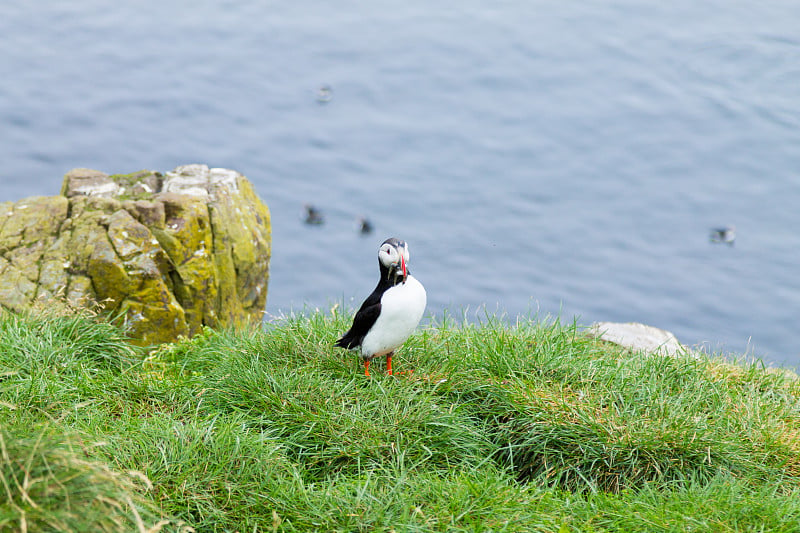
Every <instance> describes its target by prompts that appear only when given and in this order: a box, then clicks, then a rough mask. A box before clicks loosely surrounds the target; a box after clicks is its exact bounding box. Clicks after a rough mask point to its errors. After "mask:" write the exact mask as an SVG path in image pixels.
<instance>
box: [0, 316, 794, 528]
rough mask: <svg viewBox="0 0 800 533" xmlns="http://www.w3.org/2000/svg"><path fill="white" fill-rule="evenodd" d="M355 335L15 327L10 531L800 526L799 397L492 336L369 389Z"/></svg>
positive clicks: (403, 360)
mask: <svg viewBox="0 0 800 533" xmlns="http://www.w3.org/2000/svg"><path fill="white" fill-rule="evenodd" d="M348 321H349V316H345V315H342V314H340V313H337V312H335V311H334V312H333V313H331V314H327V315H323V314H319V313H312V314H309V315H306V316H300V317H296V318H290V319H286V320H285V321H282V322H281V323H279V324H277V325H273V326H269V327H268V328H267V329H266V330H263V331H262V330H251V331H238V332H235V331H224V332H213V331H206V332H205V333H204V334H203V335H201V336H198V337H196V338H195V339H193V340H191V341H186V342H183V343H179V344H173V345H165V346H162V347H160V348H158V349H154V350H151V351H149V352H145V351H139V350H138V349H134V348H131V347H130V346H129V345H128V344H127V343H126V342H125V341H124V339H123V337H122V335H121V334H120V332H119V331H118V330H116V329H115V328H114V327H112V326H109V325H107V324H105V323H103V322H100V321H96V320H94V319H92V318H91V317H86V316H55V315H47V314H42V315H36V316H18V315H12V314H0V531H5V530H28V531H38V530H47V529H56V530H73V531H89V530H101V531H102V530H105V531H159V530H160V531H190V530H192V529H194V530H196V531H243V532H244V531H315V530H316V531H390V530H395V531H559V532H569V531H690V530H691V531H751V530H769V531H798V530H800V484H798V481H800V453H798V452H799V451H800V411H798V407H800V403H799V402H798V400H800V383H799V382H798V381H797V380H794V379H791V378H788V377H785V376H783V375H781V374H778V373H769V372H765V371H764V370H763V369H762V368H761V367H760V366H759V365H750V366H743V365H731V364H728V363H725V362H724V361H722V360H721V359H717V358H708V359H693V358H688V357H687V358H680V357H679V358H672V357H660V356H650V355H643V354H636V353H634V354H631V353H626V352H624V351H622V350H620V349H619V348H616V347H613V346H610V345H606V344H604V343H601V342H599V341H596V340H593V339H590V338H587V337H585V336H582V335H581V334H579V333H578V332H577V330H576V328H575V327H574V326H572V325H562V324H543V323H536V322H527V321H526V322H520V323H518V324H515V325H508V324H505V323H503V322H502V321H499V320H492V319H490V320H488V321H487V322H486V323H484V324H482V325H466V326H459V325H454V324H450V323H449V322H447V321H445V322H443V323H439V324H437V325H434V326H432V327H429V328H428V329H425V330H422V331H420V332H418V334H416V335H415V336H414V337H413V338H412V339H411V340H409V342H408V343H407V344H406V345H405V347H404V348H403V349H402V350H401V351H400V352H399V353H398V355H397V356H396V357H395V367H396V370H399V371H406V374H403V375H400V376H396V377H390V376H383V375H381V374H380V372H379V370H380V368H381V366H380V365H379V364H378V363H376V365H375V370H376V372H374V375H373V378H372V379H367V378H365V377H364V376H363V375H362V371H361V368H360V365H359V363H358V361H357V358H356V357H355V356H354V355H352V354H348V353H346V352H344V351H342V350H338V349H334V348H332V347H331V346H332V343H333V341H334V340H335V339H336V336H337V334H338V333H341V332H342V331H344V330H345V329H346V328H347V326H348V325H349V324H348ZM410 370H413V372H412V373H408V371H410Z"/></svg>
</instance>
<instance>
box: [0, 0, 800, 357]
mask: <svg viewBox="0 0 800 533" xmlns="http://www.w3.org/2000/svg"><path fill="white" fill-rule="evenodd" d="M662 4H663V5H662ZM798 28H800V3H798V2H795V1H788V0H764V1H762V2H758V3H755V2H729V1H727V0H720V1H711V0H676V1H674V2H667V3H656V2H640V1H588V2H579V3H576V2H545V1H537V0H507V1H500V2H491V3H489V2H480V1H477V0H466V1H464V2H460V3H459V4H458V7H457V8H454V7H452V6H443V5H436V4H435V3H434V5H431V3H430V2H424V1H418V0H411V1H409V2H401V3H397V2H386V1H376V2H356V1H343V2H322V1H299V2H263V1H251V2H248V1H237V2H233V1H222V0H218V1H214V0H209V1H206V2H197V3H186V2H175V1H172V0H159V1H157V2H156V1H152V0H144V1H141V2H136V3H133V2H127V3H125V2H116V3H109V2H101V1H99V0H84V1H81V2H55V1H53V0H40V1H38V2H35V3H26V2H5V3H4V4H3V5H2V6H0V50H2V54H0V161H1V162H2V164H0V200H16V199H19V198H22V197H24V196H29V195H36V194H43V195H49V194H57V193H58V191H59V187H60V183H61V176H62V175H63V174H64V173H65V172H66V171H68V170H69V169H71V168H73V167H91V168H96V169H99V170H103V171H106V172H109V173H114V172H130V171H134V170H138V169H141V168H148V169H154V170H170V169H172V168H174V167H175V166H177V165H180V164H185V163H193V162H200V163H206V164H209V165H210V166H221V167H228V168H233V169H236V170H239V171H241V172H243V173H244V174H245V175H247V176H248V177H249V178H250V179H251V180H252V181H253V182H254V184H255V186H256V188H257V190H258V191H259V193H260V195H261V196H262V198H263V199H264V200H265V201H266V202H267V204H268V205H269V207H270V208H271V210H272V215H273V232H274V233H273V239H274V243H273V244H274V249H273V252H274V253H273V260H272V274H271V280H270V289H269V290H270V292H269V301H268V303H267V311H268V312H269V313H270V314H272V315H280V314H281V313H285V312H288V311H290V310H291V309H303V308H304V307H310V308H315V307H319V308H322V309H329V308H330V306H332V305H334V304H335V303H337V302H344V303H345V304H346V305H348V306H351V307H355V306H357V305H358V304H359V303H360V301H361V299H362V298H363V297H365V296H366V295H367V294H368V293H369V291H371V290H372V288H373V286H374V284H375V282H376V276H377V265H376V253H377V248H378V245H379V244H380V242H381V241H383V240H384V239H385V238H386V237H388V236H397V237H401V238H404V239H406V240H407V241H408V242H409V245H410V248H411V252H412V264H411V267H412V270H413V272H414V274H415V275H416V276H417V277H418V278H419V279H420V280H421V281H422V282H423V283H424V284H425V286H426V288H427V289H428V295H429V311H430V314H431V316H441V314H442V313H443V312H444V311H445V310H447V311H448V312H449V313H450V314H453V315H456V316H461V314H462V312H463V311H464V310H466V312H467V315H468V316H471V317H480V316H481V314H482V313H483V309H486V310H488V312H489V313H492V314H493V313H496V312H498V313H505V314H506V316H507V317H508V320H510V321H513V320H514V318H515V317H516V316H517V315H533V316H539V317H546V316H560V317H561V319H562V320H565V321H570V322H571V321H572V320H573V319H577V321H578V323H580V324H586V325H588V324H590V323H591V322H593V321H596V320H611V321H639V322H645V323H648V324H651V325H654V326H658V327H661V328H665V329H669V330H671V331H673V332H674V333H675V334H676V335H677V336H678V338H679V339H680V340H681V341H682V342H684V343H687V344H701V345H702V346H704V347H705V348H706V349H707V350H709V351H723V352H734V353H740V354H741V353H745V352H746V353H747V354H748V355H756V356H760V357H763V358H765V360H767V361H769V362H773V363H777V364H786V365H791V366H795V365H798V364H800V345H799V344H798V342H797V332H798V327H797V323H798V317H799V316H800V312H799V311H800V282H799V281H798V260H799V259H800V214H798V213H799V209H798V208H800V32H798ZM322 85H328V86H330V87H331V88H332V91H333V92H332V96H333V97H332V99H331V100H330V101H329V102H327V103H320V102H318V101H317V95H316V93H317V89H318V88H319V87H320V86H322ZM306 203H311V204H314V205H315V206H317V207H318V208H319V209H321V210H322V211H323V213H324V215H325V217H326V223H325V224H324V225H322V226H318V227H310V226H306V225H304V224H303V223H302V210H303V205H304V204H306ZM362 215H363V216H367V217H368V218H369V219H370V220H371V221H372V223H373V224H374V226H375V231H374V233H372V234H370V235H366V236H363V235H361V234H359V232H358V231H357V229H356V224H357V222H356V221H357V217H359V216H362ZM726 224H734V225H735V226H736V228H737V234H738V239H737V241H736V244H735V246H733V247H728V246H725V245H712V244H710V243H709V239H708V230H709V228H710V227H712V226H717V225H726Z"/></svg>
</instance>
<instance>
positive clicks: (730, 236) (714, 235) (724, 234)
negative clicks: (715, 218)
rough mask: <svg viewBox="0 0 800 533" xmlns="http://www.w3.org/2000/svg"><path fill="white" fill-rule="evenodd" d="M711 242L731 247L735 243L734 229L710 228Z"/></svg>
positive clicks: (733, 227)
mask: <svg viewBox="0 0 800 533" xmlns="http://www.w3.org/2000/svg"><path fill="white" fill-rule="evenodd" d="M710 238H711V242H718V243H724V244H727V245H728V246H733V243H734V242H735V241H736V227H735V226H727V227H724V228H712V229H711V234H710Z"/></svg>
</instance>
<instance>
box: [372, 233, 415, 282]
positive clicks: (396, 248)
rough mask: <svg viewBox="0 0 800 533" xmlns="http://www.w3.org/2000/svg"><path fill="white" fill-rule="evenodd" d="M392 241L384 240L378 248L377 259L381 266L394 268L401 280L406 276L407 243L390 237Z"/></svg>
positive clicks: (404, 279)
mask: <svg viewBox="0 0 800 533" xmlns="http://www.w3.org/2000/svg"><path fill="white" fill-rule="evenodd" d="M392 241H393V242H384V243H383V244H382V245H381V248H380V250H378V260H379V261H380V262H381V264H382V265H383V266H385V267H386V268H388V269H389V270H390V271H391V270H392V269H395V270H396V275H397V276H402V277H403V282H405V281H406V278H407V277H408V271H407V269H406V263H407V262H408V259H409V257H410V255H409V253H408V245H407V244H406V243H405V242H403V241H398V240H396V239H392Z"/></svg>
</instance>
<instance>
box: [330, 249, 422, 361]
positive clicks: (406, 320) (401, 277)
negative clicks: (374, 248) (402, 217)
mask: <svg viewBox="0 0 800 533" xmlns="http://www.w3.org/2000/svg"><path fill="white" fill-rule="evenodd" d="M409 257H410V256H409V253H408V244H406V242H405V241H403V240H400V239H397V238H394V237H392V238H389V239H386V240H385V241H383V243H382V244H381V246H380V248H379V249H378V268H379V270H380V279H379V280H378V285H377V286H376V287H375V290H374V291H372V294H370V295H369V296H368V297H367V299H366V300H364V303H362V304H361V307H360V308H359V309H358V311H357V312H356V315H355V317H354V318H353V325H352V326H351V327H350V329H349V330H348V331H347V333H345V334H344V335H342V338H341V339H339V340H337V341H336V343H335V346H338V347H340V348H347V349H348V350H356V349H358V350H359V352H360V354H359V355H360V357H361V360H362V361H363V362H364V375H365V376H367V377H369V364H370V362H371V361H372V359H373V358H375V357H381V356H386V373H387V374H389V375H392V355H393V354H394V351H395V350H396V349H397V348H399V347H400V346H401V345H402V344H403V343H404V342H405V341H406V339H408V337H409V336H410V335H411V333H413V331H414V329H416V327H417V325H418V324H419V321H420V320H421V319H422V313H423V312H424V311H425V305H426V303H427V294H426V293H425V287H423V286H422V283H420V282H419V281H417V279H416V278H415V277H414V276H412V275H411V273H410V272H409V270H408V261H409Z"/></svg>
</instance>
